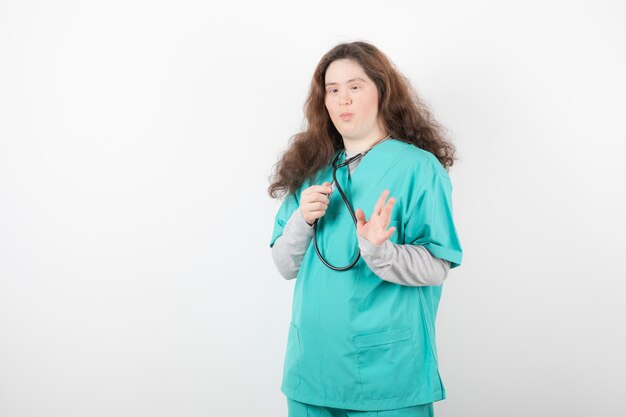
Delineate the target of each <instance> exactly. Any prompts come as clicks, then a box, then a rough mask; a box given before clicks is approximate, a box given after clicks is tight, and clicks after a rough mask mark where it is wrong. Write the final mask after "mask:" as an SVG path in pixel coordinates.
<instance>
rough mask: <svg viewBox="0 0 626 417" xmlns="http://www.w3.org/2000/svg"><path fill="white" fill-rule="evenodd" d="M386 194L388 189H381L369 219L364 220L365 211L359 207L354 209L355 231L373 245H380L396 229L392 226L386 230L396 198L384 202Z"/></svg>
mask: <svg viewBox="0 0 626 417" xmlns="http://www.w3.org/2000/svg"><path fill="white" fill-rule="evenodd" d="M388 195H389V190H385V191H383V193H382V194H381V195H380V198H379V199H378V201H377V202H376V206H374V212H373V213H372V215H371V216H370V219H369V221H367V220H365V213H364V212H363V210H361V209H360V208H359V209H356V211H355V212H354V214H355V216H356V220H357V223H356V231H357V233H358V234H359V235H360V236H362V237H364V238H365V239H367V240H368V241H370V242H372V243H373V244H375V245H382V244H383V243H384V242H385V240H387V239H389V238H390V237H391V236H392V235H393V234H394V233H395V231H396V228H395V227H393V226H392V227H390V228H389V230H387V227H388V226H389V221H390V220H391V209H392V208H393V205H394V203H395V202H396V199H395V198H394V197H391V198H390V199H389V201H387V203H385V201H386V200H387V196H388Z"/></svg>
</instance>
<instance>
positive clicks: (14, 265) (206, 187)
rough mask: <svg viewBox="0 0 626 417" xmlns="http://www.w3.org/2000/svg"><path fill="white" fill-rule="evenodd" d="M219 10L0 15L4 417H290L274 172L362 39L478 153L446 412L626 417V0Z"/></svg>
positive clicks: (287, 287) (453, 300)
mask: <svg viewBox="0 0 626 417" xmlns="http://www.w3.org/2000/svg"><path fill="white" fill-rule="evenodd" d="M207 3H208V2H203V1H186V2H185V1H176V2H174V1H170V2H165V1H156V2H155V1H139V0H130V1H129V0H125V1H107V2H99V4H97V3H96V2H78V1H73V2H72V1H57V2H45V1H25V0H20V1H2V2H0V415H1V416H3V417H21V416H29V417H31V416H32V417H35V416H37V417H38V416H62V417H70V416H107V417H108V416H133V417H135V416H150V417H157V416H204V415H211V416H252V415H254V416H286V403H285V399H284V396H283V394H282V393H281V392H280V380H281V374H282V362H283V355H284V351H285V347H286V338H287V330H288V325H289V319H290V312H291V296H292V291H293V285H294V282H293V281H291V282H288V281H284V280H283V279H282V278H281V276H280V275H279V274H278V272H277V270H276V269H275V267H274V265H273V263H272V259H271V253H270V248H269V246H268V243H269V240H270V237H271V232H272V226H273V220H274V215H275V212H276V210H277V209H278V205H279V202H278V201H273V200H271V199H270V198H269V197H268V196H267V194H266V188H267V186H268V176H269V175H270V172H271V168H272V165H273V164H274V163H275V162H276V160H277V159H276V158H277V157H278V154H279V153H280V152H281V151H282V150H283V149H284V147H285V146H286V144H287V140H288V139H289V137H290V136H291V135H292V134H294V133H296V132H297V131H298V129H299V128H300V127H301V124H302V121H303V113H302V108H303V104H304V99H305V96H306V93H307V90H308V86H309V82H310V79H311V75H312V73H313V69H314V68H315V65H316V64H317V62H318V60H319V59H320V58H321V56H322V55H323V54H324V53H325V52H326V51H327V50H328V49H330V48H332V47H333V46H334V45H335V44H337V43H339V42H342V41H353V40H366V41H370V42H373V43H374V44H375V45H377V46H378V47H380V48H381V49H382V50H383V51H384V52H385V53H386V54H387V55H388V56H389V57H390V58H391V59H392V60H393V61H394V62H395V63H396V65H397V66H398V67H399V68H400V70H401V71H403V72H404V73H405V74H406V75H407V76H408V77H409V78H410V79H411V80H412V82H413V83H414V85H415V86H416V88H417V89H418V91H419V92H420V93H421V94H422V96H423V97H424V99H425V100H426V101H427V102H428V103H430V105H431V108H432V109H433V111H434V113H435V115H436V116H437V118H438V119H439V120H440V121H441V122H442V123H443V124H444V125H446V126H447V128H448V129H449V132H450V136H451V137H452V139H453V141H454V143H455V144H456V146H457V148H458V151H459V156H460V158H461V159H460V161H458V162H457V164H456V165H455V166H454V167H453V168H452V170H451V174H450V175H451V178H452V181H453V185H454V193H453V199H454V210H455V220H456V223H457V228H458V232H459V237H460V239H461V243H462V246H463V249H464V260H463V265H462V266H461V267H460V268H458V269H455V270H453V271H452V272H451V273H450V275H449V278H448V281H447V282H446V284H445V289H444V295H443V298H442V302H441V307H440V312H439V316H438V323H437V324H438V333H437V338H438V340H437V342H438V349H439V356H440V364H441V374H442V377H443V380H444V385H445V386H446V389H447V393H448V399H447V400H445V401H442V402H438V403H436V408H435V410H436V415H437V416H476V417H479V416H480V417H489V416H493V417H502V416H507V417H518V416H519V417H522V416H524V417H525V416H529V415H533V416H581V417H582V416H591V415H594V416H603V417H609V416H617V415H618V413H619V410H620V409H621V408H622V407H621V388H623V381H622V379H623V378H622V377H623V375H624V374H625V372H626V366H625V360H624V357H623V352H624V351H625V350H626V346H625V344H626V343H625V336H624V330H623V329H624V319H625V318H626V311H625V307H624V305H625V303H624V290H625V289H626V285H625V283H624V282H625V279H626V273H625V272H624V268H623V266H622V265H621V260H623V259H624V253H623V252H624V249H626V245H624V240H623V234H624V232H625V231H626V227H625V220H624V217H623V216H622V215H621V214H622V213H624V209H623V207H622V206H623V204H624V202H625V201H626V191H625V190H626V187H625V186H624V178H626V175H625V174H626V173H625V172H624V171H625V169H624V167H623V160H624V159H623V158H624V157H623V154H624V152H625V151H626V146H625V144H624V143H625V141H626V135H625V129H624V127H623V118H624V110H625V107H626V106H625V105H624V96H625V95H626V82H625V81H624V77H623V74H624V73H626V58H625V53H624V51H625V50H626V48H625V45H624V44H625V39H626V29H625V27H624V24H623V22H624V19H625V18H626V13H625V12H626V8H625V6H624V3H623V2H618V1H594V2H591V1H586V2H583V1H567V2H566V1H564V0H563V1H526V2H502V1H478V2H464V1H446V2H443V1H438V2H424V1H422V2H405V3H403V2H397V1H396V2H394V1H390V2H381V1H358V2H356V1H346V2H330V1H329V2H319V1H317V2H310V3H308V4H306V5H304V4H299V3H297V2H284V3H282V4H271V3H268V2H249V3H240V2H227V3H225V4H222V3H216V5H215V6H209V5H207ZM505 3H508V4H505ZM619 415H621V413H620V414H619Z"/></svg>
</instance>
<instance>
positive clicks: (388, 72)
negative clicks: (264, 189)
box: [268, 41, 457, 198]
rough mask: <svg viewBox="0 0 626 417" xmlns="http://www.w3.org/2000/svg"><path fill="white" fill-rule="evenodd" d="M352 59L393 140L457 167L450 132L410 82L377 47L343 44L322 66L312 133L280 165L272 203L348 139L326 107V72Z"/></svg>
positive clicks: (312, 101) (296, 138) (309, 115)
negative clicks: (446, 134) (369, 85)
mask: <svg viewBox="0 0 626 417" xmlns="http://www.w3.org/2000/svg"><path fill="white" fill-rule="evenodd" d="M338 59H349V60H352V61H354V62H356V63H357V64H359V65H360V66H361V67H362V68H363V70H364V72H365V74H367V76H368V77H369V78H370V79H371V80H372V81H373V82H374V84H375V85H376V88H377V90H378V112H379V114H380V115H381V116H382V120H383V123H384V128H385V129H386V130H387V132H388V133H389V134H390V135H391V137H392V138H394V139H398V140H401V141H403V142H407V143H412V144H414V145H416V146H417V147H419V148H421V149H424V150H426V151H429V152H431V153H432V154H433V155H434V156H436V157H437V159H438V160H439V162H441V164H442V165H443V167H444V168H445V169H446V171H447V170H448V169H449V167H451V166H452V164H453V163H454V160H455V159H457V158H456V157H455V153H456V149H455V147H454V145H453V144H452V143H450V142H449V141H447V140H446V138H445V137H444V128H443V127H442V126H441V125H440V124H439V123H438V122H437V121H436V120H435V119H434V117H433V116H432V114H431V112H430V110H429V108H428V107H427V106H426V105H425V104H424V102H423V101H422V100H421V99H420V97H419V96H418V95H417V92H416V91H415V89H414V88H413V86H412V85H411V83H410V81H409V80H408V79H407V78H406V77H405V76H404V75H403V74H402V73H400V72H399V71H398V70H397V69H396V67H395V65H394V64H393V63H392V62H391V61H390V60H389V58H387V56H385V54H383V53H382V52H381V51H380V50H379V49H378V48H376V47H375V46H374V45H372V44H370V43H367V42H361V41H359V42H351V43H342V44H339V45H337V46H335V47H334V48H332V49H331V50H330V51H328V52H327V53H326V54H325V55H324V56H323V57H322V59H321V60H320V62H319V63H318V64H317V68H315V72H314V73H313V78H312V80H311V87H310V89H309V95H308V97H307V99H306V102H305V105H304V114H305V117H306V130H304V131H302V132H300V133H297V134H295V135H293V136H292V137H291V138H290V139H289V146H288V148H287V150H286V151H285V152H284V153H283V154H282V155H281V157H280V160H279V161H278V162H277V163H276V164H275V165H274V168H275V170H274V173H273V174H272V176H271V184H270V186H269V187H268V193H269V195H270V196H271V197H272V198H277V195H278V196H281V195H284V194H286V193H290V194H291V193H294V192H295V191H296V190H297V189H298V188H299V187H300V186H301V185H302V183H303V182H304V181H305V180H306V179H307V178H308V179H309V180H313V178H314V176H315V173H316V172H317V171H318V170H320V169H321V168H322V167H324V166H326V165H328V164H329V163H330V161H331V159H332V157H333V156H334V154H335V152H336V151H338V150H340V149H343V147H344V145H343V139H342V137H341V134H340V133H339V131H337V129H336V128H335V125H334V124H333V122H332V120H331V118H330V115H329V114H328V111H327V109H326V105H325V94H326V89H325V84H324V83H325V77H326V70H327V69H328V67H329V66H330V64H331V63H332V62H333V61H336V60H338Z"/></svg>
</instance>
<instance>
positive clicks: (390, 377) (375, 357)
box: [354, 327, 418, 400]
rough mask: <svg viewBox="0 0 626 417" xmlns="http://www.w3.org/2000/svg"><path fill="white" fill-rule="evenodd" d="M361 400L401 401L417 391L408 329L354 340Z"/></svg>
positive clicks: (416, 379)
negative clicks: (390, 399)
mask: <svg viewBox="0 0 626 417" xmlns="http://www.w3.org/2000/svg"><path fill="white" fill-rule="evenodd" d="M354 343H355V346H356V349H357V363H358V368H359V378H360V382H361V388H362V391H363V397H364V398H367V399H373V400H382V399H388V398H397V397H404V396H407V395H409V394H411V393H412V392H413V390H415V388H416V387H417V383H418V374H417V364H416V359H415V348H414V343H413V337H412V335H411V329H410V328H409V327H401V328H398V329H394V330H389V331H385V332H380V333H375V334H369V335H359V336H354Z"/></svg>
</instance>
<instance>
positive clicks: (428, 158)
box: [394, 139, 450, 181]
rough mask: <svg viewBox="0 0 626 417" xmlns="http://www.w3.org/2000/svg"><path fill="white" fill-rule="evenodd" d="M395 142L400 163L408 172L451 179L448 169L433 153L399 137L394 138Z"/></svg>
mask: <svg viewBox="0 0 626 417" xmlns="http://www.w3.org/2000/svg"><path fill="white" fill-rule="evenodd" d="M394 142H395V144H394V145H395V146H396V148H397V149H398V163H399V164H401V165H402V168H403V169H404V170H405V171H406V172H408V173H409V174H412V175H416V176H418V177H421V178H432V177H433V176H438V177H442V178H443V179H445V180H446V181H450V177H449V176H448V171H446V169H445V168H444V167H443V165H441V162H439V159H437V157H436V156H435V155H434V154H433V153H431V152H429V151H427V150H425V149H422V148H419V147H417V146H415V145H414V144H412V143H407V142H402V141H400V140H398V139H394Z"/></svg>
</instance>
